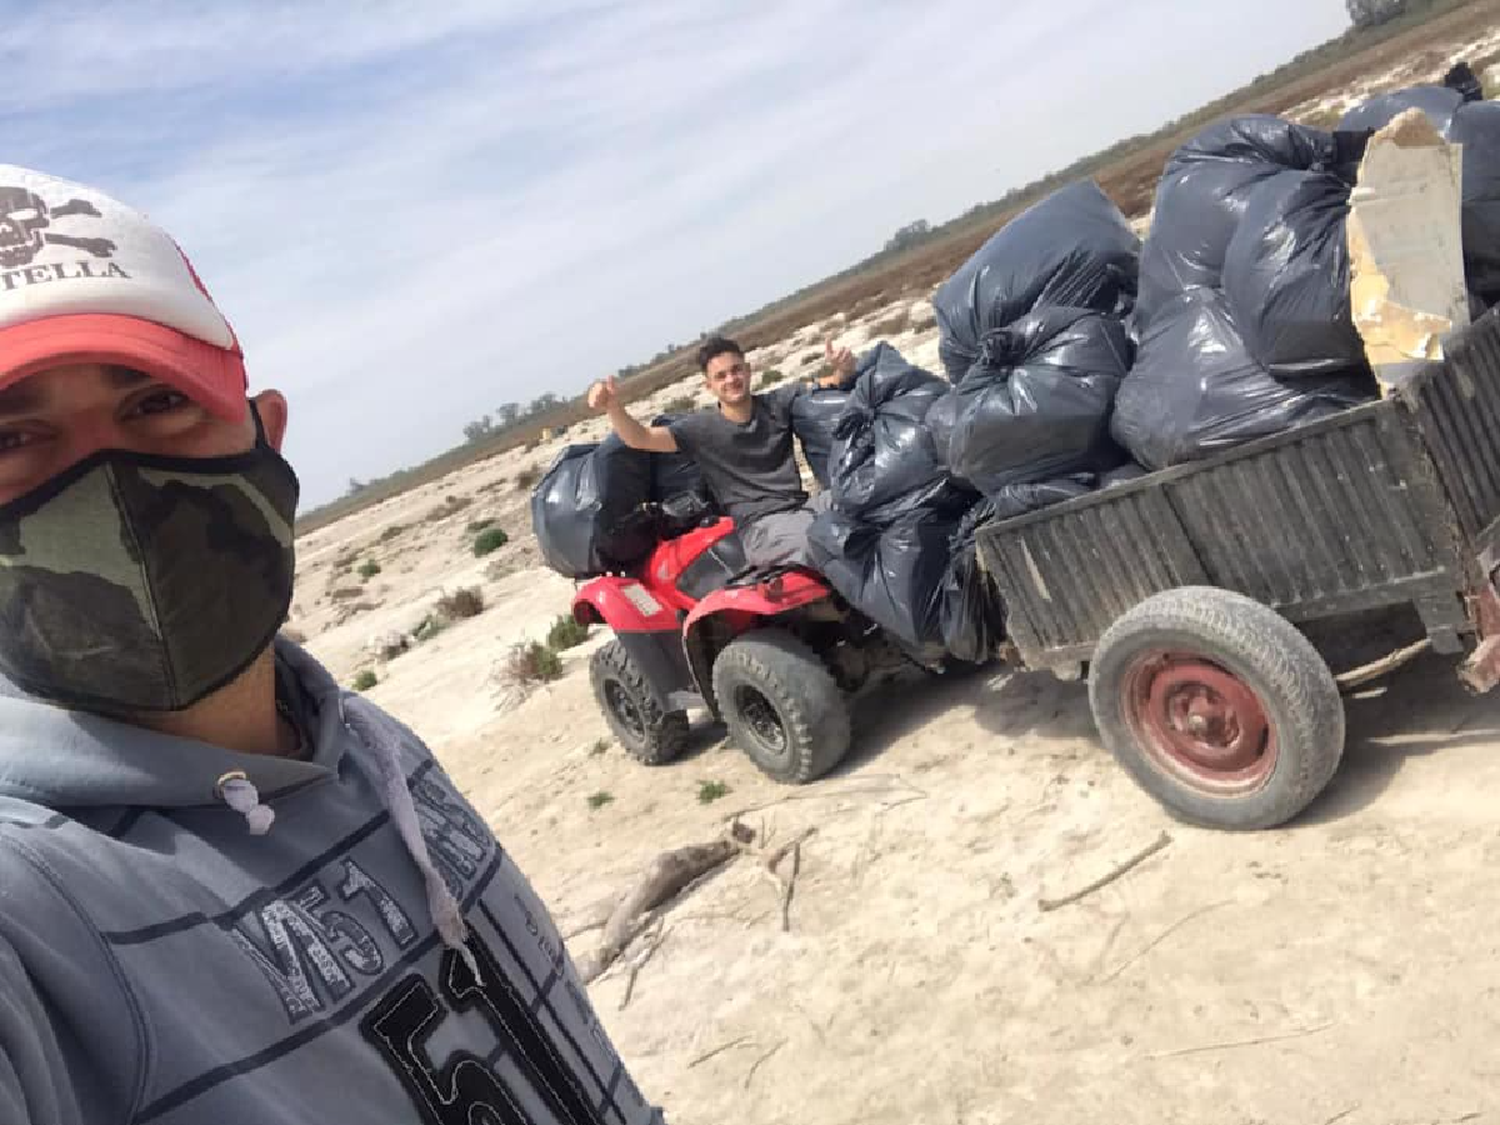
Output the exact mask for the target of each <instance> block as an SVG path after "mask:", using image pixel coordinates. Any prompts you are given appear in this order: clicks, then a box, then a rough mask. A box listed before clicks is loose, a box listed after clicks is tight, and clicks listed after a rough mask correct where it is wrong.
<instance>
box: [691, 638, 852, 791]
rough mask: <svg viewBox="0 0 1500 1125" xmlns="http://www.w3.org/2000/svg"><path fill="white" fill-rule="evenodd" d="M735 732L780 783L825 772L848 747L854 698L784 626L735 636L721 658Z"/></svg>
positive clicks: (719, 694)
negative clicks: (846, 692) (849, 698)
mask: <svg viewBox="0 0 1500 1125" xmlns="http://www.w3.org/2000/svg"><path fill="white" fill-rule="evenodd" d="M714 696H715V697H716V698H717V699H718V701H719V707H720V709H721V711H722V713H723V716H724V724H725V725H726V726H727V727H728V728H729V737H730V741H732V742H733V743H734V744H735V745H737V746H739V748H740V749H742V750H744V751H745V753H746V754H747V755H749V757H750V760H751V761H752V762H754V763H755V764H756V765H757V766H759V767H760V769H761V771H762V772H763V773H765V774H766V775H768V776H769V777H771V778H773V779H775V780H776V781H782V782H788V783H790V784H792V785H802V784H805V783H806V782H809V781H813V780H815V779H816V778H819V777H822V776H823V775H824V774H825V773H827V772H828V771H829V770H831V769H833V767H834V766H836V765H838V763H839V760H840V759H841V758H842V757H843V756H844V754H845V753H846V752H847V751H848V749H849V700H848V697H847V696H845V695H844V693H843V692H842V691H841V690H839V686H838V684H837V683H835V682H834V679H833V677H832V676H831V675H829V673H828V669H827V668H825V667H824V666H823V662H822V661H821V660H819V659H818V656H817V654H816V653H815V652H813V650H812V649H810V648H808V647H807V645H805V644H803V643H802V642H801V641H800V640H798V639H797V638H796V637H794V636H792V635H791V634H790V633H786V632H783V631H782V630H780V629H756V630H753V631H751V632H749V633H745V634H744V635H742V636H739V637H736V638H735V639H734V640H732V641H730V642H729V644H728V645H726V646H725V648H724V651H723V652H721V653H720V654H719V657H718V659H717V660H715V661H714Z"/></svg>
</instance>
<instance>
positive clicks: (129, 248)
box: [0, 166, 660, 1125]
mask: <svg viewBox="0 0 1500 1125" xmlns="http://www.w3.org/2000/svg"><path fill="white" fill-rule="evenodd" d="M0 201H4V203H5V207H6V214H5V215H4V216H0V1122H4V1123H5V1125H95V1123H107V1122H131V1123H134V1125H147V1123H159V1125H187V1123H200V1122H201V1123H205V1125H206V1123H213V1125H286V1123H288V1122H345V1121H347V1122H360V1123H361V1125H397V1123H401V1125H413V1123H424V1125H428V1123H430V1125H456V1123H464V1125H472V1123H474V1122H478V1121H484V1122H492V1123H504V1125H532V1123H549V1125H550V1123H566V1125H580V1123H596V1122H597V1123H603V1125H633V1123H637V1122H639V1123H645V1122H653V1121H659V1120H660V1114H659V1113H658V1112H657V1111H655V1110H654V1109H652V1108H651V1107H650V1106H649V1105H648V1104H647V1103H646V1102H645V1101H644V1100H643V1099H642V1097H641V1095H640V1093H639V1091H638V1090H637V1089H636V1087H635V1085H634V1084H633V1083H632V1082H631V1080H630V1078H629V1077H628V1076H627V1075H626V1073H625V1071H624V1068H623V1066H622V1065H621V1063H620V1061H619V1059H618V1057H617V1056H616V1054H615V1052H614V1050H613V1048H612V1047H611V1046H610V1043H609V1040H608V1038H607V1037H606V1035H605V1033H604V1031H603V1029H602V1028H601V1026H600V1024H599V1021H598V1018H597V1017H596V1016H595V1014H594V1012H593V1010H592V1009H591V1007H590V1005H589V1002H588V1000H587V998H586V996H585V994H584V992H583V989H582V986H581V985H580V984H579V982H578V979H577V976H576V974H575V973H574V971H573V968H572V965H571V964H570V962H569V960H568V958H567V956H566V954H565V952H564V950H563V945H562V942H561V940H560V939H559V937H558V935H557V932H556V930H555V929H554V927H553V925H552V923H551V921H550V919H549V917H548V915H547V911H546V909H545V908H544V907H543V905H542V904H541V902H540V901H539V900H538V899H537V898H536V896H535V895H534V894H533V892H532V891H531V889H530V887H529V886H528V885H527V883H526V880H525V879H524V877H523V876H522V875H521V874H520V872H519V871H518V870H517V869H516V867H515V865H514V864H513V863H512V862H511V860H510V858H509V857H508V856H507V855H506V854H505V852H504V851H503V850H502V849H501V848H500V846H499V845H498V844H497V843H496V841H495V839H494V837H493V836H492V835H491V833H490V832H489V830H488V828H487V827H486V826H485V824H484V822H483V821H482V820H481V819H480V818H479V816H478V815H476V814H475V812H474V810H473V809H472V808H470V806H469V805H468V804H467V803H466V802H465V801H464V799H463V798H462V797H461V796H460V795H459V793H458V792H457V791H456V790H455V789H454V787H453V785H452V783H451V782H450V781H449V780H448V778H447V777H446V776H445V775H444V773H443V771H442V769H441V768H440V767H439V766H438V765H437V764H436V762H435V761H434V759H433V758H432V755H431V754H430V753H429V752H428V750H427V749H426V748H425V747H424V746H423V745H422V743H421V742H420V741H419V740H418V739H417V737H416V736H415V735H414V734H413V733H412V732H411V731H409V730H407V729H406V728H405V727H403V726H402V725H401V724H399V723H398V722H396V721H395V720H394V719H392V718H390V717H389V716H387V715H386V714H384V713H383V712H381V711H380V710H378V709H377V708H375V707H374V706H373V705H371V704H369V703H367V702H365V701H364V700H362V699H360V698H359V697H357V696H354V695H352V694H350V693H347V692H344V691H342V690H340V688H339V687H338V685H337V684H336V683H334V682H333V680H332V679H331V678H330V677H329V675H328V673H327V672H326V671H324V669H323V668H322V667H321V666H319V665H318V664H317V663H316V662H315V661H314V660H313V659H312V658H311V657H310V656H308V655H307V654H306V653H304V652H302V651H301V650H300V649H298V648H297V647H295V646H293V645H291V644H289V643H286V642H285V641H283V640H278V639H276V632H277V629H278V627H279V626H280V625H281V623H282V622H283V621H284V620H285V618H286V611H287V607H288V605H289V604H290V600H291V593H292V575H293V538H292V523H293V517H294V514H295V511H296V505H297V492H298V486H297V479H296V476H295V475H294V473H293V471H292V469H291V468H290V466H289V465H288V464H287V463H286V462H285V461H284V460H283V459H282V457H281V455H280V453H279V452H278V450H279V448H280V446H281V443H282V438H283V436H284V435H285V432H286V427H287V404H286V400H285V399H284V398H283V397H282V396H281V395H280V394H278V393H276V392H275V391H264V392H262V393H260V394H258V395H256V396H254V397H253V398H251V397H248V396H247V391H246V379H245V368H244V363H243V360H242V358H241V354H240V349H239V345H238V343H237V341H236V339H235V337H234V334H233V333H232V331H231V330H230V328H229V325H228V323H227V322H226V321H225V320H224V318H223V317H222V316H221V315H220V313H219V311H218V309H217V308H216V307H215V306H214V304H213V302H212V301H211V300H210V298H209V296H208V294H207V293H206V292H205V291H204V290H203V288H202V286H201V285H200V284H199V282H198V279H197V277H196V275H195V274H194V273H193V271H192V269H191V267H190V266H189V265H188V263H187V261H186V259H185V258H184V257H183V256H182V254H181V252H180V251H179V250H178V248H177V246H176V244H175V243H174V242H173V241H172V240H171V239H170V238H169V237H168V236H167V235H166V234H165V233H164V232H162V231H161V230H160V229H159V228H157V227H155V226H154V225H152V224H151V223H150V222H149V221H148V220H146V219H145V217H144V216H142V215H140V214H139V213H137V212H135V211H132V210H130V209H129V208H127V207H125V206H123V205H121V204H119V203H117V202H115V201H114V200H112V199H110V198H109V197H107V196H105V195H103V194H101V193H99V192H97V191H94V190H92V189H90V188H86V187H83V186H81V185H79V184H75V183H70V182H68V181H64V180H59V179H55V178H52V177H48V176H45V175H42V174H40V173H36V172H31V171H28V170H26V169H22V168H16V167H12V166H0Z"/></svg>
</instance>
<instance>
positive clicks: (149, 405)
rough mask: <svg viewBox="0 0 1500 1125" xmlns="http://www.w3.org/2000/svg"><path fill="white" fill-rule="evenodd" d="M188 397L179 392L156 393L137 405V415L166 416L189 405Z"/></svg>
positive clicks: (163, 391)
mask: <svg viewBox="0 0 1500 1125" xmlns="http://www.w3.org/2000/svg"><path fill="white" fill-rule="evenodd" d="M187 401H188V399H187V396H186V395H184V394H182V393H180V392H178V391H167V390H162V391H156V392H154V393H152V394H149V395H147V396H146V397H145V398H143V399H141V400H140V402H138V403H136V404H135V413H137V414H165V413H167V412H168V411H170V410H176V409H177V408H178V407H180V406H184V405H186V404H187Z"/></svg>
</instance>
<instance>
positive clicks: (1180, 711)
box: [1124, 652, 1276, 796]
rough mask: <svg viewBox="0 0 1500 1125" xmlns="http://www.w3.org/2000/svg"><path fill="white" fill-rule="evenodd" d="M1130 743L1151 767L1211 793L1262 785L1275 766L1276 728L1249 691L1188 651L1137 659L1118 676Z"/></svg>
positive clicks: (1233, 677)
mask: <svg viewBox="0 0 1500 1125" xmlns="http://www.w3.org/2000/svg"><path fill="white" fill-rule="evenodd" d="M1124 686H1125V699H1124V704H1125V710H1126V716H1127V718H1128V719H1129V721H1130V726H1131V729H1132V731H1133V732H1134V734H1135V738H1136V742H1137V744H1138V745H1139V746H1140V747H1141V749H1142V750H1144V751H1145V753H1146V755H1147V756H1148V757H1149V758H1150V759H1151V761H1152V763H1153V764H1154V765H1156V766H1157V768H1159V769H1161V770H1163V771H1165V772H1166V773H1169V774H1171V775H1172V776H1173V777H1175V778H1177V779H1179V780H1181V781H1183V782H1186V783H1187V784H1188V785H1190V786H1192V787H1193V788H1195V789H1198V790H1200V791H1201V792H1204V793H1206V794H1209V795H1212V796H1237V795H1240V794H1243V793H1248V792H1251V791H1253V790H1255V789H1258V788H1260V786H1262V785H1264V784H1265V782H1266V779H1267V778H1269V777H1270V776H1271V773H1272V771H1273V770H1274V769H1275V768H1276V731H1275V730H1274V729H1273V728H1272V726H1271V720H1270V719H1269V717H1267V715H1266V709H1265V707H1264V706H1262V704H1261V702H1260V699H1259V698H1258V697H1257V696H1256V694H1255V692H1254V690H1253V689H1252V688H1251V687H1250V686H1249V685H1248V684H1246V683H1245V682H1244V681H1243V680H1241V679H1240V678H1239V677H1238V676H1236V675H1234V673H1232V672H1229V671H1227V670H1226V669H1225V668H1223V667H1221V666H1220V665H1218V664H1215V663H1213V662H1212V661H1210V660H1205V659H1203V658H1202V657H1199V656H1194V655H1192V654H1191V653H1178V652H1154V653H1146V654H1144V655H1142V656H1140V657H1137V658H1136V660H1135V662H1134V663H1133V664H1132V665H1131V667H1130V670H1129V672H1128V673H1127V675H1126V677H1125V685H1124Z"/></svg>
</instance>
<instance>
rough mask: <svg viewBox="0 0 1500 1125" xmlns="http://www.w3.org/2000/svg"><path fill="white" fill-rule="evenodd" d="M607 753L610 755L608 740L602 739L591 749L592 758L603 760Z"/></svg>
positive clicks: (590, 755)
mask: <svg viewBox="0 0 1500 1125" xmlns="http://www.w3.org/2000/svg"><path fill="white" fill-rule="evenodd" d="M607 753H609V739H607V738H601V739H600V740H599V741H598V742H596V743H594V744H593V745H592V746H590V747H589V757H590V758H602V757H603V756H604V755H605V754H607Z"/></svg>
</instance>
